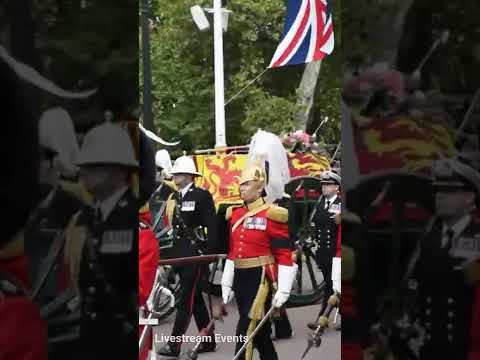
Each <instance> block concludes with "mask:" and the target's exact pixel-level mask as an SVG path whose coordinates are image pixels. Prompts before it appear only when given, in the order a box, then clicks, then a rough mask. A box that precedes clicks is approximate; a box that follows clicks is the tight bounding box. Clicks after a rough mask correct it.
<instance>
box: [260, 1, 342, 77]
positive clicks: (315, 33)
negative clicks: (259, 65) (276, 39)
mask: <svg viewBox="0 0 480 360" xmlns="http://www.w3.org/2000/svg"><path fill="white" fill-rule="evenodd" d="M333 46H334V37H333V23H332V13H331V11H330V6H329V2H328V1H327V0H288V6H287V16H286V19H285V29H284V31H283V34H282V38H281V41H280V44H279V45H278V48H277V50H276V51H275V54H274V55H273V58H272V61H271V62H270V65H269V66H268V67H269V68H274V67H280V66H285V65H295V64H304V63H308V62H310V61H314V60H321V59H323V58H324V57H325V56H327V55H329V54H331V53H332V51H333Z"/></svg>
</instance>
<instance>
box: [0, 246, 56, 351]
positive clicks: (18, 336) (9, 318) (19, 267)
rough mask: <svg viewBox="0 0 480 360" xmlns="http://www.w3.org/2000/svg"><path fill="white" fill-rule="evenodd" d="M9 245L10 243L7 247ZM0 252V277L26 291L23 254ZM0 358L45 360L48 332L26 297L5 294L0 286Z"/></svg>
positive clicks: (25, 271)
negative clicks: (11, 278)
mask: <svg viewBox="0 0 480 360" xmlns="http://www.w3.org/2000/svg"><path fill="white" fill-rule="evenodd" d="M11 245H12V243H11V244H9V245H7V247H10V246H11ZM7 247H6V248H3V249H1V250H0V273H2V274H3V275H1V274H0V278H2V277H3V276H6V277H7V279H8V278H10V277H13V278H15V281H16V282H18V283H19V285H20V286H21V287H22V288H28V287H29V285H30V282H29V280H28V275H27V273H28V271H27V259H26V257H25V255H23V253H17V254H14V255H13V254H8V252H9V249H7ZM0 319H1V320H0V359H2V360H3V359H15V360H46V359H47V330H46V326H45V322H44V321H43V319H42V318H41V317H40V311H39V309H38V307H37V305H35V304H34V303H32V302H31V301H30V300H29V299H28V298H27V296H26V295H16V294H7V293H4V292H3V291H2V290H1V287H0Z"/></svg>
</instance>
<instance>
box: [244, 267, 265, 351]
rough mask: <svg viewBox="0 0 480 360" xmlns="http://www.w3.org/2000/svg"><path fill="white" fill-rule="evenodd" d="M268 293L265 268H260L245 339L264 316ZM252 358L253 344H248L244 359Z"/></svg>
mask: <svg viewBox="0 0 480 360" xmlns="http://www.w3.org/2000/svg"><path fill="white" fill-rule="evenodd" d="M269 292H270V284H269V283H268V280H267V277H266V276H265V266H264V267H263V268H262V277H261V280H260V285H259V287H258V291H257V295H256V296H255V300H253V304H252V307H251V308H250V312H249V314H248V317H249V318H250V319H251V320H250V324H249V325H248V330H247V337H250V335H251V334H252V333H253V330H255V328H256V326H257V324H258V322H259V321H260V320H262V319H263V317H264V316H265V303H266V302H267V297H268V293H269ZM252 358H253V342H252V341H251V342H250V343H248V345H247V348H246V350H245V359H246V360H252Z"/></svg>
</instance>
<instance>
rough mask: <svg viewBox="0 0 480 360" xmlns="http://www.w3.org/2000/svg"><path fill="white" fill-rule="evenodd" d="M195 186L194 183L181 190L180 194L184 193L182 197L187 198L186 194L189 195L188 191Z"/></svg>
mask: <svg viewBox="0 0 480 360" xmlns="http://www.w3.org/2000/svg"><path fill="white" fill-rule="evenodd" d="M192 186H193V182H191V183H189V184H187V185H185V186H184V187H183V188H182V190H180V192H181V193H182V197H184V196H185V194H186V193H187V191H188V190H190V188H191V187H192Z"/></svg>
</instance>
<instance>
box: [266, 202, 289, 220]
mask: <svg viewBox="0 0 480 360" xmlns="http://www.w3.org/2000/svg"><path fill="white" fill-rule="evenodd" d="M267 218H269V219H270V220H273V221H276V222H280V223H286V222H288V210H287V209H285V208H284V207H281V206H275V205H273V206H270V207H269V208H268V210H267Z"/></svg>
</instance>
